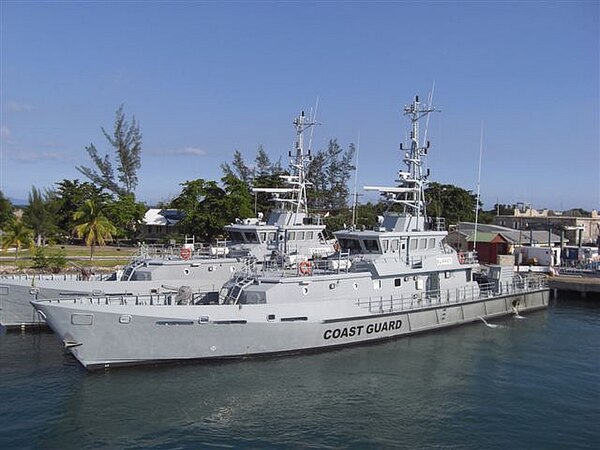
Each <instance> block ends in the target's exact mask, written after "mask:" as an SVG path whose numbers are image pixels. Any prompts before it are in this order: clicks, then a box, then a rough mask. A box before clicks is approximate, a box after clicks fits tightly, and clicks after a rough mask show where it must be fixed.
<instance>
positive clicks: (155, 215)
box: [143, 208, 183, 226]
mask: <svg viewBox="0 0 600 450" xmlns="http://www.w3.org/2000/svg"><path fill="white" fill-rule="evenodd" d="M182 218H183V214H182V213H181V211H179V210H176V209H158V208H150V209H149V210H148V211H146V214H144V220H143V222H144V225H159V226H160V225H162V226H167V225H175V224H176V223H177V222H179V221H180V220H181V219H182Z"/></svg>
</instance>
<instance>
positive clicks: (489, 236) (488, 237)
mask: <svg viewBox="0 0 600 450" xmlns="http://www.w3.org/2000/svg"><path fill="white" fill-rule="evenodd" d="M466 240H467V242H475V233H474V232H473V233H471V234H469V235H467V237H466ZM494 241H496V242H498V241H502V242H507V240H506V238H504V237H503V236H502V235H501V234H500V233H491V232H486V231H479V227H477V242H487V243H489V244H491V243H494Z"/></svg>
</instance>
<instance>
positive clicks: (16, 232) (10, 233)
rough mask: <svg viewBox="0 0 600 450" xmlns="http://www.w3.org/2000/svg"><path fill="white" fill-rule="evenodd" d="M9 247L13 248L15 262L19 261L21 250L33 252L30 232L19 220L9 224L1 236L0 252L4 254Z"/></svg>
mask: <svg viewBox="0 0 600 450" xmlns="http://www.w3.org/2000/svg"><path fill="white" fill-rule="evenodd" d="M10 247H15V261H16V260H17V259H19V251H20V250H21V248H23V247H26V248H28V249H29V250H33V238H32V231H31V230H30V229H29V228H27V227H26V226H25V224H24V223H23V222H22V221H20V220H13V221H12V222H9V223H8V225H7V226H6V229H5V233H4V235H3V236H2V250H4V251H5V252H6V250H8V249H9V248H10Z"/></svg>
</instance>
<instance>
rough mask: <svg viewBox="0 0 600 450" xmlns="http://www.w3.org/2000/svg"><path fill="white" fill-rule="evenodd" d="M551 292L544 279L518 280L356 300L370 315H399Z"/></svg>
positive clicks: (532, 277)
mask: <svg viewBox="0 0 600 450" xmlns="http://www.w3.org/2000/svg"><path fill="white" fill-rule="evenodd" d="M547 288H548V281H547V279H546V278H545V277H538V276H531V277H527V278H515V279H514V280H513V281H512V282H506V283H502V284H496V283H482V284H479V285H472V286H471V287H466V286H465V287H463V288H457V289H443V290H436V291H421V292H419V293H414V294H411V295H400V296H394V295H391V296H374V297H368V298H367V299H357V301H356V304H357V305H358V306H361V307H363V308H365V309H368V310H369V312H371V313H386V312H398V311H405V310H415V309H425V308H429V307H432V306H439V305H453V304H460V303H467V302H471V301H477V300H483V299H489V298H493V297H499V296H503V295H512V294H521V293H527V292H531V291H537V290H541V289H547Z"/></svg>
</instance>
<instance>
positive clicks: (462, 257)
mask: <svg viewBox="0 0 600 450" xmlns="http://www.w3.org/2000/svg"><path fill="white" fill-rule="evenodd" d="M458 262H459V263H460V264H464V263H465V254H464V253H459V254H458Z"/></svg>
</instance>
